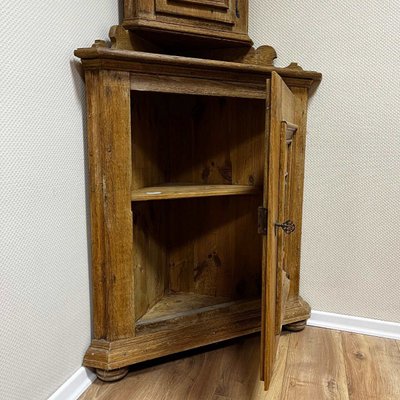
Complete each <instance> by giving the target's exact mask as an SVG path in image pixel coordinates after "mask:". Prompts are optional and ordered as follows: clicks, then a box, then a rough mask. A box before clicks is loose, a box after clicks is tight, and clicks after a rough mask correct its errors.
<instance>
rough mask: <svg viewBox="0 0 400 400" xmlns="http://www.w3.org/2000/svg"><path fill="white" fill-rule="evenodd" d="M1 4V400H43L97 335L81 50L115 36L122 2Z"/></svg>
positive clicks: (22, 0)
mask: <svg viewBox="0 0 400 400" xmlns="http://www.w3.org/2000/svg"><path fill="white" fill-rule="evenodd" d="M100 3H101V6H99V4H100ZM0 9H1V12H0V16H1V17H0V18H1V23H0V37H1V40H0V54H1V62H0V88H1V90H0V109H1V113H0V187H1V190H0V357H1V363H0V400H43V399H47V398H48V397H49V396H50V395H51V394H52V393H53V392H54V391H55V390H56V389H57V388H58V387H59V386H60V385H61V384H62V383H64V382H65V381H66V380H67V379H68V378H69V377H70V376H71V375H72V374H73V373H74V372H75V371H76V370H77V369H78V368H79V367H80V366H81V364H82V355H83V352H84V351H85V350H86V348H87V346H88V344H89V340H90V312H89V311H90V310H89V307H90V301H89V273H88V246H87V239H88V236H87V230H86V224H87V220H86V199H85V187H86V185H85V157H84V143H83V129H84V127H83V119H84V117H83V115H84V110H83V104H84V103H85V99H84V92H83V82H82V79H81V78H80V77H79V75H78V73H77V70H76V67H75V66H74V64H73V63H71V62H72V59H73V50H74V49H75V48H76V47H77V46H89V45H90V44H91V43H92V41H93V39H95V38H96V37H106V36H107V33H108V29H109V27H110V25H112V24H114V23H116V22H117V21H118V9H117V4H116V1H114V0H101V2H99V1H97V0H85V1H76V0H69V1H54V0H53V1H50V0H44V1H29V0H20V1H5V0H4V1H1V2H0Z"/></svg>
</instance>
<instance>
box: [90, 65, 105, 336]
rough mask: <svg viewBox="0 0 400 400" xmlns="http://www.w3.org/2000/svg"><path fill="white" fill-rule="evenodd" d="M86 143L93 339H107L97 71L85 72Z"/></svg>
mask: <svg viewBox="0 0 400 400" xmlns="http://www.w3.org/2000/svg"><path fill="white" fill-rule="evenodd" d="M85 82H86V104H87V130H88V133H87V143H88V161H89V174H90V189H89V190H90V226H91V257H92V259H91V272H92V274H91V275H92V288H91V291H92V306H93V335H94V338H95V339H104V338H106V336H107V316H106V293H107V290H106V285H105V231H104V203H103V179H102V175H103V171H102V141H101V135H100V125H99V122H100V121H99V115H100V106H99V97H100V93H99V92H100V84H99V72H98V71H86V73H85Z"/></svg>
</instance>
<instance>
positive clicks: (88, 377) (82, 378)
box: [48, 367, 96, 400]
mask: <svg viewBox="0 0 400 400" xmlns="http://www.w3.org/2000/svg"><path fill="white" fill-rule="evenodd" d="M95 379H96V374H95V373H94V372H92V371H91V370H90V369H88V368H85V367H81V368H79V369H78V371H76V372H75V373H74V374H73V375H72V376H71V377H70V378H69V379H68V380H67V381H66V382H64V383H63V384H62V385H61V386H60V387H59V388H58V389H57V390H56V391H55V392H54V393H53V394H52V395H51V396H50V397H49V398H48V400H76V399H77V398H78V397H79V396H80V395H81V394H82V393H83V392H84V391H85V390H86V389H87V388H88V387H89V386H90V385H91V384H92V382H93V381H94V380H95Z"/></svg>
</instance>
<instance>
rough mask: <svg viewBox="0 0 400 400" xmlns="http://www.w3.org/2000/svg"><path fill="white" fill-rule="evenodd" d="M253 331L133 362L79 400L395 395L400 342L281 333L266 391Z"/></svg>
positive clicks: (311, 331)
mask: <svg viewBox="0 0 400 400" xmlns="http://www.w3.org/2000/svg"><path fill="white" fill-rule="evenodd" d="M259 345H260V339H259V336H258V335H255V336H249V337H247V338H240V339H236V340H235V341H233V342H228V343H224V344H219V345H216V346H215V345H214V346H210V347H209V348H207V349H204V350H203V349H202V350H201V351H192V352H188V353H186V354H182V355H180V356H179V357H178V358H173V359H166V360H163V361H159V362H157V363H151V364H145V365H138V366H137V367H134V368H133V369H132V370H131V372H130V373H129V375H128V376H127V377H126V378H125V379H124V380H122V381H120V382H117V383H113V384H107V383H104V382H101V381H100V380H97V381H95V382H94V383H93V384H92V385H91V386H90V387H89V389H88V390H87V391H86V392H85V393H84V394H83V395H82V396H81V397H80V400H89V399H90V400H118V399H127V400H139V399H140V400H142V399H159V400H164V399H168V400H198V399H202V400H220V399H223V400H310V399H318V400H361V399H362V400H366V399H368V400H397V399H398V398H400V392H399V390H400V376H399V374H398V371H399V367H400V365H399V364H400V342H396V341H395V340H390V339H383V338H377V337H370V336H364V335H359V334H352V333H347V332H337V331H331V330H328V329H320V328H310V327H307V328H306V329H305V330H304V331H302V332H300V333H294V334H284V335H283V336H282V337H281V339H280V341H279V347H278V355H277V361H276V364H275V370H274V376H273V379H272V382H271V385H270V389H269V390H268V392H264V390H263V385H262V382H260V381H259V379H258V359H259V354H260V352H259Z"/></svg>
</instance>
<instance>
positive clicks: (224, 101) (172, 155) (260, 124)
mask: <svg viewBox="0 0 400 400" xmlns="http://www.w3.org/2000/svg"><path fill="white" fill-rule="evenodd" d="M132 110H133V111H132V147H133V149H132V168H133V171H132V172H133V174H132V189H133V190H134V189H139V188H142V187H145V186H154V185H158V184H162V183H171V182H172V183H193V184H242V185H260V186H261V185H262V184H263V176H264V175H263V168H264V163H263V161H264V160H263V155H264V131H265V101H264V100H257V99H240V98H226V97H205V96H197V95H177V94H163V93H149V92H136V91H135V92H133V93H132Z"/></svg>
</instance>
